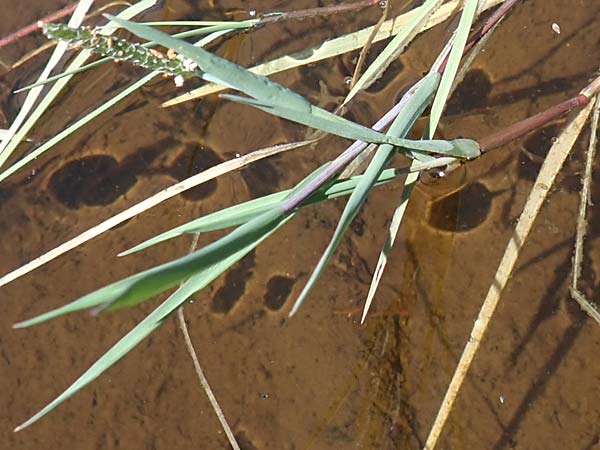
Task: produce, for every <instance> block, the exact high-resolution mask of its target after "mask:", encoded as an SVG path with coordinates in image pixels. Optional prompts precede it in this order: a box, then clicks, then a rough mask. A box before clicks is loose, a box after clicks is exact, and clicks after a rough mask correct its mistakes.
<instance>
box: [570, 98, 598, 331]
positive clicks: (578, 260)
mask: <svg viewBox="0 0 600 450" xmlns="http://www.w3.org/2000/svg"><path fill="white" fill-rule="evenodd" d="M599 100H600V98H599V97H597V98H596V106H595V107H594V113H593V115H592V121H591V125H590V128H591V131H590V141H589V145H588V149H587V156H586V161H585V173H584V175H583V179H582V186H581V193H580V197H581V199H580V201H579V215H578V217H577V233H576V236H575V249H574V251H573V278H572V280H571V288H570V291H571V296H572V297H573V299H574V300H575V301H576V302H577V303H579V306H580V307H581V309H582V310H583V311H585V312H586V313H587V314H588V315H589V316H590V317H591V318H592V319H594V320H595V321H596V322H598V324H600V313H598V309H597V308H596V306H595V305H594V304H593V303H592V302H591V301H589V300H587V299H586V298H585V296H584V295H583V293H582V292H581V291H580V290H579V279H580V278H581V266H582V263H583V241H584V239H585V235H586V233H587V226H588V223H587V219H586V216H587V206H588V205H590V206H592V198H591V193H590V190H591V185H592V166H593V163H594V156H595V154H596V142H597V129H598V117H599V116H600V101H599Z"/></svg>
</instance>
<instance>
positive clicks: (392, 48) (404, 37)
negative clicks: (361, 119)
mask: <svg viewBox="0 0 600 450" xmlns="http://www.w3.org/2000/svg"><path fill="white" fill-rule="evenodd" d="M441 4H442V0H427V1H426V2H425V3H423V5H421V6H419V8H418V9H415V11H414V15H413V16H412V17H411V20H410V21H409V22H408V23H407V24H406V25H405V26H404V27H403V28H402V29H401V31H400V32H399V33H398V34H397V35H396V36H395V37H394V39H392V41H391V42H390V43H389V44H388V45H387V46H386V47H385V49H383V51H382V52H381V53H380V54H379V55H378V56H377V58H376V59H375V61H373V62H372V63H371V65H370V66H369V67H368V68H367V70H366V71H365V73H364V74H363V75H362V76H361V77H360V78H359V79H358V81H357V82H356V83H355V84H354V86H353V87H352V89H351V90H350V92H349V93H348V95H347V96H346V98H345V99H344V103H343V104H344V105H346V104H347V103H348V102H349V101H350V100H352V99H353V98H354V96H355V95H356V94H358V92H360V91H362V90H363V89H367V88H368V87H369V86H371V85H372V84H373V83H374V82H375V81H377V79H378V78H379V77H380V76H381V75H383V72H385V70H386V69H387V68H388V66H389V65H390V64H391V63H392V61H394V60H395V59H396V58H397V57H398V56H399V55H400V54H401V53H402V52H403V51H404V49H405V48H406V46H407V45H408V44H409V43H410V41H412V39H413V38H414V37H415V36H416V35H417V34H418V33H419V32H420V31H421V29H422V28H423V27H424V26H425V24H426V23H427V20H428V19H429V17H431V15H432V14H433V13H434V11H435V10H436V9H437V8H439V7H440V5H441Z"/></svg>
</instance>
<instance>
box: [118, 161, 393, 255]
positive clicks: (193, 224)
mask: <svg viewBox="0 0 600 450" xmlns="http://www.w3.org/2000/svg"><path fill="white" fill-rule="evenodd" d="M401 172H403V171H401V170H398V169H387V170H384V171H383V172H382V173H381V175H380V176H379V178H378V179H377V181H376V183H375V186H380V185H382V184H386V183H389V182H390V181H392V180H395V179H396V178H397V177H398V176H399V174H400V173H401ZM361 178H362V175H358V176H356V177H352V178H350V179H347V180H336V181H335V182H334V183H333V185H331V186H329V187H327V188H326V189H325V188H324V189H321V190H320V191H318V192H316V193H315V194H314V195H313V196H312V197H310V198H309V199H308V200H307V201H306V202H304V203H303V205H302V206H308V205H312V204H314V203H317V202H321V201H325V200H331V199H334V198H338V197H341V196H345V195H349V194H351V193H352V191H353V190H354V188H355V187H356V185H357V183H358V182H359V180H360V179H361ZM291 192H292V190H291V189H288V190H285V191H281V192H276V193H274V194H270V195H266V196H264V197H260V198H257V199H254V200H249V201H247V202H244V203H240V204H239V205H234V206H230V207H229V208H225V209H222V210H220V211H216V212H214V213H212V214H208V215H207V216H204V217H199V218H198V219H194V220H192V221H190V222H187V223H185V224H183V225H180V226H178V227H175V228H172V229H171V230H169V231H166V232H164V233H161V234H159V235H157V236H154V237H152V238H150V239H148V240H146V241H144V242H142V243H140V244H138V245H136V246H135V247H132V248H131V249H129V250H126V251H124V252H121V253H119V256H126V255H130V254H132V253H135V252H139V251H140V250H144V249H146V248H148V247H151V246H153V245H156V244H158V243H160V242H164V241H167V240H169V239H173V238H175V237H177V236H181V235H182V234H192V233H207V232H210V231H216V230H222V229H225V228H229V227H232V226H236V225H240V224H242V223H245V222H247V221H248V220H251V219H253V218H254V217H256V216H258V215H260V214H263V213H264V212H266V211H269V210H270V209H272V208H273V207H275V206H276V205H277V204H279V203H280V202H281V201H282V200H283V199H285V198H286V197H287V196H289V195H290V193H291Z"/></svg>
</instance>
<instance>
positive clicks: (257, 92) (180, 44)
mask: <svg viewBox="0 0 600 450" xmlns="http://www.w3.org/2000/svg"><path fill="white" fill-rule="evenodd" d="M110 18H111V20H114V21H115V22H116V23H118V24H119V25H121V26H122V27H123V28H125V29H127V30H128V31H130V32H132V33H133V34H135V35H136V36H139V37H141V38H143V39H147V40H150V41H154V42H157V43H159V44H160V45H162V46H163V47H167V48H171V49H173V50H175V51H176V52H177V53H179V54H181V55H183V56H185V57H187V58H190V59H191V60H193V61H195V62H196V63H197V64H198V66H199V67H200V69H201V70H202V71H203V72H205V73H206V74H209V75H210V76H212V77H216V78H217V79H218V80H221V81H223V82H225V83H226V84H227V85H228V86H231V87H233V88H235V89H237V90H239V91H242V92H245V93H246V94H248V95H250V96H252V97H254V98H257V99H261V100H263V101H266V102H268V103H272V104H275V105H286V106H287V107H289V108H291V109H296V110H300V111H306V112H310V110H311V108H310V107H311V104H310V102H309V101H308V100H306V99H305V98H304V97H302V96H301V95H300V94H297V93H296V92H294V91H292V90H290V89H287V88H285V87H283V86H281V85H280V84H279V83H275V82H274V81H271V80H269V79H268V78H266V77H263V76H260V75H255V74H253V73H252V72H250V71H248V70H246V69H245V68H243V67H241V66H238V65H237V64H235V63H233V62H231V61H228V60H226V59H224V58H221V57H219V56H216V55H213V54H212V53H210V52H207V51H206V50H202V49H200V48H198V47H194V46H193V45H191V44H189V43H187V42H185V41H183V40H181V39H176V38H174V37H172V36H169V35H168V34H166V33H163V32H161V31H158V30H156V29H154V28H152V27H148V26H146V25H142V24H141V23H136V22H130V21H128V20H122V19H119V18H117V17H112V16H111V17H110ZM211 81H212V80H211Z"/></svg>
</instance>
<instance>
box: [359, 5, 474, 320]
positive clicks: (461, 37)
mask: <svg viewBox="0 0 600 450" xmlns="http://www.w3.org/2000/svg"><path fill="white" fill-rule="evenodd" d="M476 7H477V1H474V2H471V3H470V4H469V1H467V2H466V3H465V7H464V9H463V13H462V16H461V20H460V23H459V26H458V29H457V32H456V34H455V36H454V41H453V42H452V44H451V45H452V47H451V49H450V53H449V56H448V62H447V65H446V69H445V71H444V74H443V76H442V80H441V82H440V88H439V89H438V92H437V94H436V97H435V98H434V101H433V105H432V113H431V116H430V124H429V128H428V131H427V136H428V137H433V134H434V132H435V129H436V127H437V125H438V123H439V119H440V117H441V114H442V112H443V109H444V106H445V104H446V101H447V99H448V97H449V95H450V91H451V89H452V86H453V84H454V83H455V77H456V74H457V71H458V65H459V64H460V61H461V57H462V54H463V52H464V46H465V44H466V40H467V38H468V34H469V30H470V27H471V24H472V21H473V18H474V17H475V10H476ZM445 54H446V51H445V50H444V51H443V52H442V54H441V55H440V57H441V58H442V59H443V57H444V55H445ZM436 65H437V63H436V64H434V67H435V66H436ZM434 111H435V114H434ZM418 178H419V174H418V173H417V172H415V173H411V174H409V175H408V177H407V178H406V180H405V182H404V189H403V190H402V196H401V199H400V204H399V205H398V206H397V207H396V210H395V211H394V215H393V217H392V222H391V224H390V228H389V232H388V235H387V238H386V242H385V244H384V246H383V249H382V250H381V253H380V254H379V259H378V261H377V266H376V268H375V272H374V274H373V278H372V280H371V285H370V286H369V293H368V294H367V299H366V301H365V306H364V308H363V313H362V317H361V324H362V323H364V321H365V319H366V317H367V314H368V312H369V309H370V307H371V304H372V302H373V298H374V296H375V293H376V291H377V288H378V286H379V282H380V280H381V277H382V276H383V272H384V270H385V267H386V265H387V260H388V254H389V252H390V251H391V248H392V246H393V245H394V240H395V239H396V235H397V234H398V230H399V229H400V224H401V223H402V219H403V217H404V213H405V211H406V207H407V206H408V201H409V199H410V195H411V194H412V191H413V188H414V186H415V184H416V182H417V180H418Z"/></svg>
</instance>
